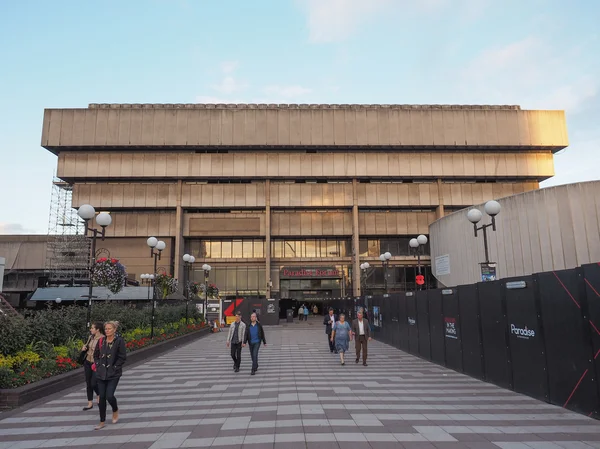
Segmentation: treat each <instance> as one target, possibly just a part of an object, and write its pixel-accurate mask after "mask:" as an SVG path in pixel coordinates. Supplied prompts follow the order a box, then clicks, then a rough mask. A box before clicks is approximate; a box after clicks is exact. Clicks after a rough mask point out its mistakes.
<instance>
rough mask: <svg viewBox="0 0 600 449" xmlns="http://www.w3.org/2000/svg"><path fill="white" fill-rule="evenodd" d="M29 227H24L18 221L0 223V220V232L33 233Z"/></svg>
mask: <svg viewBox="0 0 600 449" xmlns="http://www.w3.org/2000/svg"><path fill="white" fill-rule="evenodd" d="M34 233H35V232H34V231H33V230H31V229H28V228H26V227H25V226H23V225H22V224H20V223H2V222H0V234H34Z"/></svg>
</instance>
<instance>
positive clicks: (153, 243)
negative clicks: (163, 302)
mask: <svg viewBox="0 0 600 449" xmlns="http://www.w3.org/2000/svg"><path fill="white" fill-rule="evenodd" d="M146 243H147V244H148V246H149V247H150V257H154V273H153V275H152V278H151V280H152V287H153V288H152V319H151V321H150V338H154V309H155V307H156V265H158V261H159V260H160V255H161V253H162V252H163V250H164V249H165V248H166V247H167V244H166V243H165V242H163V241H162V240H158V239H157V238H156V237H150V238H149V239H148V240H147V241H146ZM155 250H156V251H155Z"/></svg>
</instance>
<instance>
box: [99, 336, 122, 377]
mask: <svg viewBox="0 0 600 449" xmlns="http://www.w3.org/2000/svg"><path fill="white" fill-rule="evenodd" d="M100 343H102V346H100ZM126 360H127V351H126V349H125V340H123V339H122V338H121V337H115V339H114V340H113V344H112V346H111V347H110V348H109V346H108V342H107V341H106V337H102V341H101V342H100V341H99V342H98V344H97V345H96V350H95V351H94V363H95V364H96V377H97V378H98V379H100V380H109V379H118V378H119V377H121V375H122V374H123V365H124V364H125V361H126Z"/></svg>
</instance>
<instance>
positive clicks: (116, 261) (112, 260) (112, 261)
mask: <svg viewBox="0 0 600 449" xmlns="http://www.w3.org/2000/svg"><path fill="white" fill-rule="evenodd" d="M110 261H111V263H118V262H119V259H110Z"/></svg>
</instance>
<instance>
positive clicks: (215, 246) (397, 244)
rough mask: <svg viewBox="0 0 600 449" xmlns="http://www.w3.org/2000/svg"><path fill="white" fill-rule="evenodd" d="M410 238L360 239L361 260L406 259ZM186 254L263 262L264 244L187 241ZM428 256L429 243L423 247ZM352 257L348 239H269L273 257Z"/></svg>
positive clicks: (257, 242)
mask: <svg viewBox="0 0 600 449" xmlns="http://www.w3.org/2000/svg"><path fill="white" fill-rule="evenodd" d="M412 237H413V236H401V237H389V238H379V239H377V238H361V239H360V240H359V256H360V257H379V255H380V254H381V253H384V252H387V251H389V252H390V253H391V254H392V255H393V256H408V255H410V249H409V245H408V242H409V240H410V239H411V238H412ZM186 243H187V244H186V246H187V248H186V251H187V252H188V253H189V254H193V255H194V256H195V257H196V258H197V259H253V258H256V259H262V258H264V257H265V241H264V240H260V239H211V240H201V239H190V240H188V241H187V242H186ZM424 254H426V255H427V254H429V244H427V245H426V247H425V248H424ZM351 256H352V241H351V240H350V239H349V238H348V239H327V238H322V239H272V240H271V257H274V258H286V259H287V258H290V259H293V258H340V257H351Z"/></svg>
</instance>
